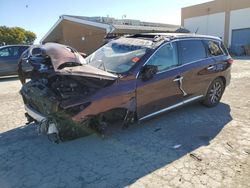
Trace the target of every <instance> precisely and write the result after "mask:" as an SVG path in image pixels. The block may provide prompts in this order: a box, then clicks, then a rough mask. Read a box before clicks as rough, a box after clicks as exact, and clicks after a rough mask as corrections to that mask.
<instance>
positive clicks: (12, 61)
mask: <svg viewBox="0 0 250 188" xmlns="http://www.w3.org/2000/svg"><path fill="white" fill-rule="evenodd" d="M19 57H20V55H19V47H18V46H10V47H5V48H2V49H0V75H9V74H15V73H16V72H17V63H18V59H19Z"/></svg>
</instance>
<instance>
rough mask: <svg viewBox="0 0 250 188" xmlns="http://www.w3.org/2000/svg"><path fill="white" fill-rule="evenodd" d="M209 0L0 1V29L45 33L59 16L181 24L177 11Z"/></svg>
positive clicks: (39, 38) (39, 35)
mask: <svg viewBox="0 0 250 188" xmlns="http://www.w3.org/2000/svg"><path fill="white" fill-rule="evenodd" d="M207 1H210V0H91V1H87V0H0V26H3V25H5V26H8V27H15V26H18V27H23V28H24V29H26V30H30V31H32V32H34V33H36V35H37V39H36V41H35V43H39V41H40V40H41V38H42V37H43V36H44V35H45V34H46V33H47V32H48V31H49V29H50V28H51V27H52V26H53V25H54V23H55V22H56V21H57V20H58V19H59V16H60V15H63V14H68V15H77V16H107V15H108V16H109V17H114V18H117V19H121V18H122V17H123V15H126V18H128V19H137V20H141V21H149V22H159V23H168V24H176V25H180V24H181V8H182V7H186V6H191V5H195V4H199V3H204V2H207Z"/></svg>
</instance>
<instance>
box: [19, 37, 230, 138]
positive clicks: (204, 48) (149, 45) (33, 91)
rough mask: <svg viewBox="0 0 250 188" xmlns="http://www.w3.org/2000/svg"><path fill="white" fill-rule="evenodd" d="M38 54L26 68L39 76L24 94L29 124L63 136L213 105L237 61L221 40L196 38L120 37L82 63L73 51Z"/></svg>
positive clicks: (46, 48)
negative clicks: (192, 105) (182, 108)
mask: <svg viewBox="0 0 250 188" xmlns="http://www.w3.org/2000/svg"><path fill="white" fill-rule="evenodd" d="M40 48H41V54H40V56H39V57H40V60H39V61H37V62H35V61H34V60H33V57H32V56H29V59H28V61H27V59H25V61H24V62H23V64H24V65H25V64H29V66H33V67H34V71H36V74H34V77H31V80H30V81H29V82H27V83H26V84H24V85H23V87H22V89H21V95H22V96H23V100H24V103H25V109H26V111H27V114H26V115H27V117H28V120H29V121H35V122H40V123H39V125H40V126H41V127H42V128H41V130H45V132H46V133H48V134H49V135H50V134H56V135H58V136H59V137H61V138H64V136H65V135H69V133H72V132H76V135H77V134H78V131H79V130H82V128H83V127H85V126H86V127H88V126H87V125H89V124H90V125H91V126H93V127H95V128H96V127H97V130H101V131H103V130H104V129H105V127H107V125H108V124H109V123H110V122H112V121H115V122H117V118H120V119H121V121H122V122H123V124H124V125H125V126H126V125H127V124H129V123H131V122H133V121H135V120H137V121H142V120H145V119H147V118H150V117H153V116H155V115H157V114H160V113H163V112H166V111H168V110H171V109H174V108H176V107H180V106H182V105H184V104H187V103H190V102H194V101H201V102H202V103H203V104H204V105H206V106H208V107H213V106H216V105H217V104H218V103H219V102H220V99H221V97H222V95H223V92H224V90H225V88H226V86H227V85H228V84H229V83H230V78H231V74H230V71H231V65H232V62H233V60H232V58H231V56H230V55H229V53H228V51H227V49H226V48H225V47H224V45H223V43H222V41H221V39H220V38H217V37H212V36H201V35H193V34H164V33H162V34H161V33H160V34H137V35H133V36H127V37H122V38H119V39H116V40H113V41H111V42H109V43H108V44H106V45H104V46H102V47H101V48H100V49H98V50H97V51H95V52H94V53H93V54H91V55H89V56H88V57H87V58H86V59H85V60H84V59H83V58H82V56H81V55H80V54H79V53H78V52H76V51H75V50H73V49H72V48H70V47H68V46H64V45H60V44H52V43H48V44H45V45H43V46H40ZM38 65H39V66H38ZM26 66H27V65H26ZM86 122H87V123H86Z"/></svg>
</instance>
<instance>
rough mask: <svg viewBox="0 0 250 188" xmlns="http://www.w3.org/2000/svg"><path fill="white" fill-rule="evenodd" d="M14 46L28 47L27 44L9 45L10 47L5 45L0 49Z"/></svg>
mask: <svg viewBox="0 0 250 188" xmlns="http://www.w3.org/2000/svg"><path fill="white" fill-rule="evenodd" d="M14 46H20V47H22V46H23V47H30V45H28V44H11V45H5V46H0V48H5V47H14Z"/></svg>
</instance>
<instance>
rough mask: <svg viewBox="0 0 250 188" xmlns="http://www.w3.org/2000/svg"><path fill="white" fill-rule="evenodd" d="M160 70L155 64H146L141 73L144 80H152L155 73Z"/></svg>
mask: <svg viewBox="0 0 250 188" xmlns="http://www.w3.org/2000/svg"><path fill="white" fill-rule="evenodd" d="M157 72H158V67H157V66H155V65H145V66H144V67H143V68H142V70H141V73H140V78H141V79H142V81H148V80H151V79H152V78H153V77H154V75H155V74H156V73H157Z"/></svg>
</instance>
